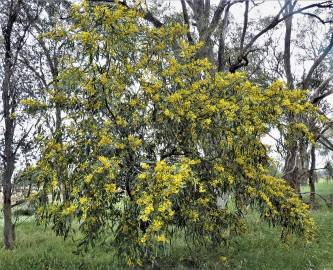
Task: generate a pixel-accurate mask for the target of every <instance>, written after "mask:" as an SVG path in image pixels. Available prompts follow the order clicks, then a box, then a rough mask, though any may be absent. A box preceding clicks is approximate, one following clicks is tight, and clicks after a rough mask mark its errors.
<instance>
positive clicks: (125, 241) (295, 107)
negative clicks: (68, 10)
mask: <svg viewBox="0 0 333 270" xmlns="http://www.w3.org/2000/svg"><path fill="white" fill-rule="evenodd" d="M72 16H73V20H74V22H73V24H72V25H71V27H70V28H69V29H66V30H64V29H55V30H54V33H51V34H50V35H49V36H50V38H63V39H67V42H68V43H69V44H72V45H73V47H74V48H75V57H71V56H70V55H68V56H67V58H66V65H67V68H66V69H65V70H64V71H63V72H62V73H61V74H60V76H59V81H58V83H57V87H58V88H59V89H58V91H54V93H56V94H52V91H51V92H50V97H49V103H50V104H47V105H48V107H52V106H53V105H57V106H61V107H62V109H63V111H64V112H65V113H66V119H65V125H64V126H63V130H62V136H63V142H61V143H59V142H58V141H57V139H56V136H55V137H52V136H45V138H44V139H43V140H42V149H43V153H42V158H41V160H40V161H39V162H38V163H37V165H36V166H34V167H32V168H29V170H30V172H33V174H34V175H35V179H36V184H37V185H38V187H39V191H38V193H36V194H34V197H33V201H34V203H35V204H36V207H37V216H38V220H39V221H40V222H42V223H47V222H48V221H50V220H51V221H52V222H53V224H54V227H53V228H54V230H55V231H56V232H57V233H59V234H62V235H65V236H67V234H68V233H69V231H70V228H71V226H72V224H73V221H78V222H79V228H78V229H79V231H80V232H81V233H82V239H81V244H80V247H87V246H88V245H89V244H94V243H95V242H96V240H98V239H99V238H100V237H101V236H102V237H105V235H107V234H110V235H112V237H109V238H108V239H109V240H110V242H111V244H112V245H113V247H114V248H115V249H117V251H118V254H119V256H120V258H122V260H123V261H126V262H127V264H128V265H143V264H145V263H146V262H151V261H154V260H155V259H156V258H155V257H156V250H158V249H160V248H165V246H168V245H169V244H170V240H171V238H172V236H173V234H174V233H175V232H179V231H185V232H186V234H187V235H188V236H189V238H191V239H193V242H194V243H195V244H203V243H212V244H214V245H217V244H220V243H223V242H224V241H226V240H227V239H229V238H230V237H231V236H233V235H235V234H239V233H242V232H244V231H245V230H246V224H245V222H244V215H245V214H246V213H247V211H248V206H251V207H256V208H258V209H259V211H260V215H261V217H262V218H263V219H264V220H266V221H267V222H268V223H269V224H271V225H273V226H275V225H280V226H281V227H282V237H283V238H286V237H288V236H289V235H290V233H298V234H300V235H303V236H304V237H305V239H307V240H310V239H312V237H313V230H314V222H313V220H312V219H311V218H310V217H309V214H308V211H307V206H306V205H305V204H303V203H302V202H301V201H300V200H299V199H298V198H297V196H296V195H295V194H294V193H293V191H292V190H291V188H289V187H288V186H287V185H286V184H285V183H284V181H283V180H282V179H277V178H274V177H272V176H270V174H269V171H268V168H269V163H270V160H269V158H268V155H267V151H268V150H267V149H266V147H265V145H263V144H262V143H261V138H262V137H263V136H264V135H265V134H266V133H267V132H268V130H269V129H270V128H272V127H279V128H280V129H283V128H284V129H286V132H287V130H288V129H289V128H290V127H289V126H285V124H284V121H283V120H284V119H285V117H286V116H287V115H290V114H293V115H296V116H297V115H303V114H305V113H312V112H313V111H314V109H313V107H312V106H311V105H310V104H309V103H307V102H306V94H305V93H304V92H303V91H300V90H299V91H289V90H288V89H286V87H285V86H284V85H283V83H282V82H279V81H278V82H275V83H273V84H272V85H271V86H269V87H268V88H262V87H260V86H258V85H254V84H252V83H251V82H249V81H248V80H247V78H246V75H245V74H242V73H235V74H224V73H214V72H213V71H212V70H213V66H212V64H211V63H209V62H208V60H206V59H198V58H196V52H197V50H198V48H199V47H200V44H199V45H196V46H191V45H190V44H188V43H187V42H186V41H185V40H184V39H183V36H184V34H185V33H186V29H184V28H183V27H181V26H180V25H178V24H174V25H169V26H168V27H163V28H160V29H156V28H151V27H150V26H147V25H146V24H145V23H143V20H142V19H141V14H140V13H139V12H137V11H136V10H135V9H131V10H127V9H126V8H125V7H123V6H120V5H114V6H112V7H104V6H97V7H93V8H92V7H89V6H88V5H87V3H84V4H83V5H82V6H74V8H73V12H72ZM78 59H79V60H78ZM29 102H30V103H33V104H34V105H35V104H38V103H37V102H31V101H29ZM45 106H46V105H45V104H44V103H43V108H45ZM293 129H296V130H299V132H303V133H307V130H306V129H305V128H304V126H303V125H297V124H293ZM59 168H67V169H68V172H67V173H66V176H67V178H66V179H63V176H62V177H60V176H59V173H60V172H59ZM61 174H62V175H63V172H61ZM60 178H61V179H60ZM60 180H61V181H60ZM122 191H124V192H125V195H124V194H123V193H124V192H122ZM64 193H68V195H69V196H66V197H63V194H64ZM223 194H229V195H230V197H231V198H232V199H231V202H230V203H229V206H228V207H226V208H221V207H218V205H217V201H218V198H219V197H220V196H222V195H223ZM49 195H52V200H51V201H50V200H49V199H48V197H49ZM67 197H68V198H67Z"/></svg>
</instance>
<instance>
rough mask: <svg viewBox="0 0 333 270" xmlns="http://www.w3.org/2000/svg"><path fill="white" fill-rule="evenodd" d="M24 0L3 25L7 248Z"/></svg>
mask: <svg viewBox="0 0 333 270" xmlns="http://www.w3.org/2000/svg"><path fill="white" fill-rule="evenodd" d="M21 2H22V1H21V0H18V1H17V2H14V1H10V3H9V14H8V18H7V22H6V24H5V25H4V26H3V28H2V34H3V37H4V48H5V57H4V79H3V83H2V86H1V90H2V102H3V118H4V121H5V126H4V128H5V134H4V152H3V153H2V161H3V175H2V185H3V218H4V230H3V233H4V245H5V248H6V249H13V248H14V240H15V237H14V225H13V221H12V210H11V209H12V205H11V203H12V200H11V198H12V177H13V173H14V167H15V151H14V149H13V143H14V130H15V118H14V117H13V115H14V113H15V109H16V106H17V104H16V99H15V91H14V89H13V85H12V82H11V80H12V76H13V73H14V63H13V62H14V57H13V49H12V33H13V29H14V25H15V23H16V21H17V17H18V13H19V10H20V8H21Z"/></svg>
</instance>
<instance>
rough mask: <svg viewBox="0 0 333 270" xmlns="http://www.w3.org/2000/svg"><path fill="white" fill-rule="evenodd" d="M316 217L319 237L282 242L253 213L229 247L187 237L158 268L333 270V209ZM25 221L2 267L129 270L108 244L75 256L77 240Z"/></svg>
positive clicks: (324, 188)
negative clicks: (191, 242)
mask: <svg viewBox="0 0 333 270" xmlns="http://www.w3.org/2000/svg"><path fill="white" fill-rule="evenodd" d="M304 191H306V189H304ZM318 192H319V194H320V195H322V196H323V197H325V198H327V199H328V198H329V196H330V194H331V193H333V184H332V183H329V182H321V183H318ZM306 199H307V198H305V200H306ZM318 203H319V204H320V203H321V202H320V199H318ZM311 215H312V216H313V218H314V219H315V221H316V225H317V237H316V240H315V241H313V242H312V243H308V244H306V243H304V242H303V241H301V240H300V239H298V238H297V237H292V238H290V239H288V240H287V242H282V241H281V240H280V231H279V230H278V229H273V230H272V228H269V227H268V225H266V224H265V223H263V222H262V221H260V220H259V218H258V214H257V213H254V212H253V213H252V214H251V215H249V217H248V222H249V228H248V232H247V233H245V234H244V235H242V236H239V237H237V238H235V239H233V240H232V241H231V242H230V243H229V244H228V247H227V248H226V247H225V246H223V245H222V246H221V247H220V248H213V247H209V246H206V247H204V246H203V247H201V248H200V249H199V250H193V249H191V247H187V246H186V241H185V240H184V239H183V238H178V241H177V242H175V243H174V244H173V248H172V250H171V251H167V250H164V251H160V254H159V261H158V266H159V268H160V269H233V270H234V269H251V270H256V269H261V270H263V269H270V270H271V269H276V270H287V269H290V270H294V269H300V270H302V269H304V270H305V269H307V270H308V269H318V270H325V269H326V270H329V269H333V252H332V250H333V239H332V235H333V228H332V220H333V211H332V209H329V208H327V207H325V206H324V205H321V206H320V208H319V209H318V210H316V211H313V212H312V213H311ZM21 222H22V223H21V224H20V225H19V226H18V228H17V238H18V239H19V241H17V244H16V245H17V248H16V249H15V250H13V251H5V250H4V249H3V248H2V249H1V251H0V269H6V270H12V269H20V270H25V269H27V270H28V269H29V270H30V269H36V270H38V269H43V270H44V269H50V270H51V269H52V270H58V269H73V270H74V269H94V270H96V269H103V270H104V269H105V270H107V269H117V268H118V269H123V268H124V266H123V265H121V262H119V261H117V257H116V256H115V255H114V254H113V253H112V252H111V251H110V250H109V249H108V248H107V247H103V246H102V247H95V248H94V250H93V251H90V252H88V253H87V254H84V256H82V255H75V254H74V252H75V250H76V244H77V243H76V242H75V239H72V238H68V239H67V240H66V241H63V239H62V238H61V237H57V236H55V234H54V233H53V232H52V231H51V230H50V229H49V228H47V229H44V228H42V227H40V226H39V227H36V225H35V223H34V221H33V218H28V219H27V218H26V217H22V218H21ZM0 226H2V225H0ZM155 267H156V266H155Z"/></svg>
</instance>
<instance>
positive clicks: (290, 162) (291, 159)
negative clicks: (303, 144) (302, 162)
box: [284, 142, 301, 194]
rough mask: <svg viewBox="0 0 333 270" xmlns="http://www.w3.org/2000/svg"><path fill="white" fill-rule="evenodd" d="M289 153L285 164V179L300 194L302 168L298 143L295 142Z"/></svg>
mask: <svg viewBox="0 0 333 270" xmlns="http://www.w3.org/2000/svg"><path fill="white" fill-rule="evenodd" d="M287 151H288V155H287V158H286V160H285V164H284V179H285V180H286V181H287V183H288V184H289V185H290V186H291V187H292V188H293V189H294V190H295V192H296V193H298V194H300V192H301V184H300V177H299V174H300V169H299V162H298V159H299V157H298V147H297V143H296V142H294V143H293V144H292V145H291V146H290V147H289V148H288V149H287Z"/></svg>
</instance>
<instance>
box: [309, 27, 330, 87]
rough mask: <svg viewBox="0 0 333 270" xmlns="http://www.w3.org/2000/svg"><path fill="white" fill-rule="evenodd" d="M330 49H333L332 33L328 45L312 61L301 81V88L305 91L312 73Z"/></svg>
mask: <svg viewBox="0 0 333 270" xmlns="http://www.w3.org/2000/svg"><path fill="white" fill-rule="evenodd" d="M332 48H333V32H332V35H331V39H330V43H329V44H328V45H327V47H326V48H325V49H324V51H323V52H322V54H321V55H320V56H319V57H318V58H317V59H316V60H315V61H314V63H313V65H312V66H311V68H310V70H309V72H308V74H307V75H306V77H305V79H304V81H303V87H304V88H305V89H306V88H308V87H309V83H310V80H311V77H312V75H313V72H314V71H315V70H316V68H317V67H318V66H319V65H320V64H321V62H322V61H323V60H324V58H325V57H326V56H327V55H328V53H329V52H330V51H331V49H332Z"/></svg>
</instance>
